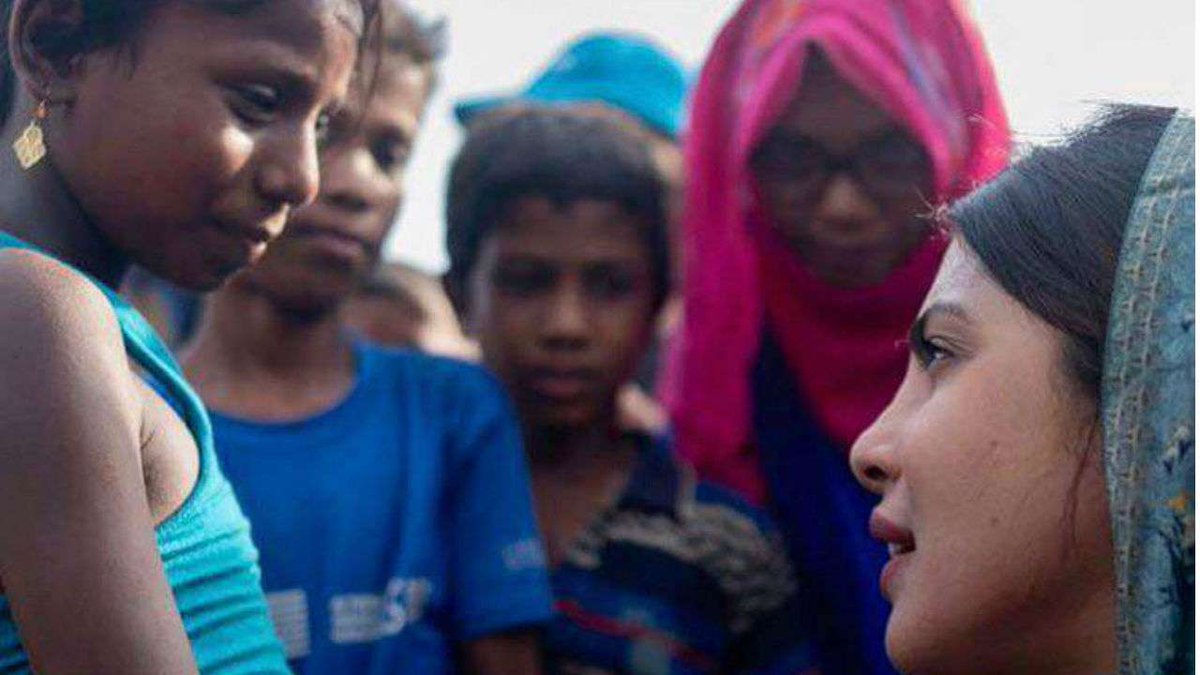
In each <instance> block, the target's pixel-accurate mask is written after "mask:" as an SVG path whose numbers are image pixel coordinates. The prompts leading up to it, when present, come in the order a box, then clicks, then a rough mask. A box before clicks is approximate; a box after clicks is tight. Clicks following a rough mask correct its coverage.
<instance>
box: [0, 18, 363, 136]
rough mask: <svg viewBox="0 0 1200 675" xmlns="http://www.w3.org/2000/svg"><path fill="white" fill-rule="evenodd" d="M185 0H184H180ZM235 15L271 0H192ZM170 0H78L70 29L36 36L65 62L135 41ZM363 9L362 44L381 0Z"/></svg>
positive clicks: (3, 92) (5, 103) (1, 53)
mask: <svg viewBox="0 0 1200 675" xmlns="http://www.w3.org/2000/svg"><path fill="white" fill-rule="evenodd" d="M178 1H185V0H178ZM190 1H193V2H197V3H199V4H206V5H211V6H213V7H214V8H215V9H218V10H220V11H224V12H228V13H232V14H236V13H239V12H245V11H248V10H250V9H252V8H254V7H257V6H259V5H262V4H264V3H267V2H271V0H190ZM165 2H167V0H79V5H80V10H81V11H82V17H81V19H80V21H79V24H78V25H77V26H72V27H71V30H61V31H53V30H47V31H45V33H44V34H43V35H40V36H38V37H37V42H38V44H37V45H36V46H37V47H38V49H39V50H40V51H41V52H42V53H43V54H46V55H47V56H51V57H57V58H61V59H62V60H63V62H66V60H67V59H69V58H70V57H71V56H74V55H77V54H86V53H88V52H91V51H95V50H98V49H105V48H108V47H113V46H116V45H123V44H132V43H133V41H134V38H135V37H136V35H137V32H138V29H139V28H141V27H142V24H143V23H144V22H145V19H146V17H147V16H148V15H149V14H150V12H151V11H152V10H154V9H155V8H156V7H158V6H159V5H162V4H164V3H165ZM357 2H358V4H359V5H360V6H361V7H362V11H363V19H364V21H363V27H364V29H363V34H362V37H361V38H360V40H359V47H360V48H361V47H362V45H364V44H365V43H366V40H367V38H368V36H369V35H370V34H371V33H372V31H374V30H378V24H377V15H378V4H379V0H357ZM13 5H14V0H0V15H2V16H3V19H4V22H3V24H0V28H3V32H2V33H0V123H3V122H5V121H7V119H8V115H9V112H10V111H11V109H12V103H13V99H14V95H15V92H16V85H17V83H16V73H15V72H14V71H13V67H12V62H11V60H10V58H9V53H8V49H9V45H8V28H9V24H11V23H12V13H13Z"/></svg>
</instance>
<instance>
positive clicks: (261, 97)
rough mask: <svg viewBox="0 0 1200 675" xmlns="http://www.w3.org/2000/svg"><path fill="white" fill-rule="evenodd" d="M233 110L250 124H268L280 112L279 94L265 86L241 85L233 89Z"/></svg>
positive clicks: (272, 88)
mask: <svg viewBox="0 0 1200 675" xmlns="http://www.w3.org/2000/svg"><path fill="white" fill-rule="evenodd" d="M232 91H233V110H234V112H235V113H237V115H238V117H241V118H242V119H243V120H244V121H246V122H248V123H250V124H266V123H268V122H270V121H271V120H272V119H273V118H274V116H275V114H276V113H278V111H279V105H280V103H281V97H280V94H279V92H278V91H277V90H276V89H275V88H274V87H271V86H268V85H264V84H250V85H240V86H235V87H233V88H232Z"/></svg>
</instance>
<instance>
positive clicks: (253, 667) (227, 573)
mask: <svg viewBox="0 0 1200 675" xmlns="http://www.w3.org/2000/svg"><path fill="white" fill-rule="evenodd" d="M5 248H24V249H29V250H34V251H37V252H39V253H42V254H43V255H45V252H43V251H40V250H39V249H37V248H35V247H34V246H31V245H30V244H27V243H25V242H23V241H21V240H20V239H17V238H16V237H13V236H12V235H10V234H7V233H5V232H0V249H5ZM60 264H62V263H60ZM72 269H73V268H72ZM80 274H83V273H82V272H80ZM83 276H84V277H85V278H87V279H88V280H89V281H90V282H91V283H93V284H95V285H96V286H97V287H99V288H100V290H101V291H103V292H104V295H105V296H106V297H107V298H108V300H109V302H110V303H111V304H112V307H113V311H114V312H115V313H116V315H117V320H118V322H119V323H120V326H121V336H122V338H124V343H125V350H126V352H127V353H128V354H129V356H130V357H131V358H133V360H134V361H135V362H136V363H137V364H138V365H139V366H141V367H142V368H143V369H144V370H145V372H146V373H147V374H148V375H149V376H150V377H151V378H153V379H154V381H155V384H156V385H157V386H158V387H159V388H160V390H161V391H165V392H166V394H167V396H168V397H169V401H168V402H169V403H171V404H172V405H173V407H174V408H175V409H176V410H177V411H179V412H180V414H181V415H182V416H183V418H184V421H185V422H186V423H187V426H188V429H189V430H191V432H192V435H193V436H194V437H195V439H196V446H197V447H198V448H199V449H200V474H199V477H198V478H197V480H196V486H195V488H194V490H193V491H192V494H191V495H189V496H188V497H187V499H186V500H185V501H184V503H183V506H181V507H180V509H179V510H178V511H177V512H176V513H175V514H174V515H172V516H171V517H170V518H168V519H167V520H166V521H164V522H163V523H162V524H161V525H159V526H158V528H157V529H156V535H157V538H158V551H159V554H160V555H161V556H162V560H163V564H164V566H165V568H166V572H167V580H168V582H169V583H170V585H171V590H172V592H173V593H174V595H175V604H176V606H177V607H178V608H179V614H180V616H182V617H183V626H184V628H185V629H186V631H187V635H188V639H189V640H190V641H191V644H192V652H193V654H194V655H195V658H196V663H197V665H198V666H199V668H200V672H201V673H205V674H206V675H207V674H209V673H219V674H221V675H226V674H228V675H234V674H239V675H240V674H243V673H287V672H288V669H287V665H286V662H285V660H284V656H283V650H282V648H281V647H280V645H279V642H278V640H277V639H276V637H275V631H274V629H273V627H272V624H271V620H270V617H269V615H268V612H267V603H266V599H265V597H264V596H263V592H262V585H261V581H260V576H261V575H260V573H259V569H258V551H257V550H256V549H255V548H254V544H253V542H251V540H250V525H249V522H248V521H247V520H246V518H245V516H243V515H242V510H241V508H240V507H239V506H238V503H237V500H236V499H235V498H234V494H233V489H232V488H231V487H230V485H229V482H228V481H227V480H226V479H225V477H224V476H223V475H222V474H221V470H220V467H218V465H217V460H216V453H215V451H214V449H213V435H212V425H211V423H210V422H209V418H208V413H207V412H206V411H205V409H204V404H203V403H201V402H200V398H199V397H198V396H197V395H196V392H195V391H193V390H192V388H191V387H190V386H189V385H188V383H187V382H186V381H185V380H184V378H183V374H182V372H181V370H180V368H179V365H178V364H177V363H176V362H175V359H174V358H173V357H172V356H171V352H170V351H169V350H168V349H167V347H166V345H164V344H163V342H162V340H161V339H160V338H159V337H158V335H157V334H156V333H155V332H154V329H153V328H151V327H150V325H149V324H148V323H147V322H146V320H145V319H143V318H142V316H141V315H140V314H138V312H137V310H135V309H134V308H133V307H131V306H130V305H129V304H128V303H126V302H125V301H124V300H123V299H122V298H121V297H120V296H119V295H117V294H116V292H114V291H113V290H112V289H110V288H108V287H107V286H105V285H104V284H102V283H100V282H99V281H97V280H95V279H92V278H91V277H89V276H88V275H86V274H83ZM31 672H33V671H32V669H31V668H30V665H29V659H28V657H27V655H26V653H25V649H24V647H23V646H22V645H21V638H20V634H19V629H18V626H17V625H16V623H15V622H14V620H13V616H12V612H11V608H10V607H9V604H8V600H7V599H6V598H5V597H4V596H3V595H0V673H31Z"/></svg>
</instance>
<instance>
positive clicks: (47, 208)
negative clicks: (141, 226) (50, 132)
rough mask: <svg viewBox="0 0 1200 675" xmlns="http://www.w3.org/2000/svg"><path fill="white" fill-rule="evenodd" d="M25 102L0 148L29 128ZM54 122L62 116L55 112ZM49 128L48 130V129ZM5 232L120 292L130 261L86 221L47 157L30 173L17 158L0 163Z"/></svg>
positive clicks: (1, 130)
mask: <svg viewBox="0 0 1200 675" xmlns="http://www.w3.org/2000/svg"><path fill="white" fill-rule="evenodd" d="M25 103H26V101H25V97H24V96H20V97H18V99H17V102H16V104H15V105H13V107H12V110H11V111H10V112H9V116H8V119H7V120H6V121H5V123H4V125H3V127H0V148H6V149H10V153H11V148H12V144H13V141H15V140H16V139H17V137H18V136H19V135H20V134H21V133H22V132H23V131H24V130H25V127H26V126H28V125H29V121H30V115H29V107H28V106H27V105H26V104H25ZM50 114H51V116H53V115H55V114H63V113H62V109H61V108H57V107H55V108H52V109H51V113H50ZM47 124H48V122H44V123H43V126H47ZM0 185H3V186H4V189H3V190H0V229H3V230H4V231H6V232H8V233H9V234H12V235H13V236H16V237H19V238H21V239H23V240H25V241H26V242H28V243H30V244H33V245H34V246H37V247H39V248H41V249H43V250H45V251H46V252H48V253H51V254H53V255H54V256H55V257H57V258H58V259H60V260H62V261H63V262H66V263H68V264H70V265H72V266H74V267H76V268H78V269H80V270H82V271H84V272H87V273H88V274H90V275H91V276H93V277H95V278H96V279H98V280H99V281H101V282H103V283H105V284H107V285H108V286H109V287H111V288H114V289H115V288H117V287H118V286H120V284H121V279H122V278H123V277H124V275H125V271H126V269H127V268H128V261H127V260H126V259H125V257H124V256H123V255H121V254H120V253H119V252H118V251H117V249H116V248H115V247H114V246H113V245H112V243H111V242H109V241H108V240H107V239H106V238H105V237H104V236H103V235H102V234H101V233H100V231H99V230H98V229H97V228H96V226H95V224H94V223H92V222H90V221H89V220H88V218H87V217H86V216H85V215H84V213H83V209H82V208H81V207H80V205H79V202H78V201H77V200H76V199H75V197H74V195H72V194H71V192H70V190H69V189H68V188H67V185H66V183H65V182H64V180H63V177H62V175H61V174H60V173H59V172H58V170H57V169H56V168H55V166H54V163H53V159H52V158H51V156H50V155H49V154H48V155H47V156H46V157H44V158H42V160H41V162H39V163H38V164H36V165H34V166H33V167H31V168H30V169H29V170H24V169H22V168H21V167H20V166H19V165H18V164H17V161H16V157H15V156H13V155H12V154H9V155H8V156H6V157H3V158H0Z"/></svg>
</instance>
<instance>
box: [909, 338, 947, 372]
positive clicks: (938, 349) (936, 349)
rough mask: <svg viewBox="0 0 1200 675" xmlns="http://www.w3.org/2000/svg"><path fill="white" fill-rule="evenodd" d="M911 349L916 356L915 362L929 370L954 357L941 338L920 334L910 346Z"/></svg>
mask: <svg viewBox="0 0 1200 675" xmlns="http://www.w3.org/2000/svg"><path fill="white" fill-rule="evenodd" d="M912 350H913V354H914V355H915V356H916V357H917V362H918V363H920V364H921V368H923V369H925V370H929V369H930V368H933V367H934V366H936V365H939V364H941V363H944V362H945V361H947V360H948V359H952V358H954V353H953V352H952V351H950V349H949V348H948V347H947V346H946V344H945V343H944V342H943V341H942V340H941V339H939V338H936V337H933V338H929V337H926V336H924V335H922V336H920V337H919V338H918V339H917V343H916V344H914V345H913V346H912Z"/></svg>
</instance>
